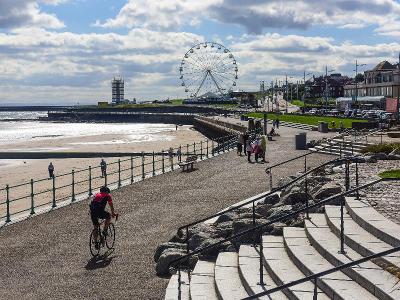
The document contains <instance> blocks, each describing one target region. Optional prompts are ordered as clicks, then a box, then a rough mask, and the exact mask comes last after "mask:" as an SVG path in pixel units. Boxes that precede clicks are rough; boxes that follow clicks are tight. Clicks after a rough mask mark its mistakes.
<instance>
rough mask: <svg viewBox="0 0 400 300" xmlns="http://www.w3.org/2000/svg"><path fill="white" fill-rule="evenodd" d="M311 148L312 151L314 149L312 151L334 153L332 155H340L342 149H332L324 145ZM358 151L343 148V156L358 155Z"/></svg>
mask: <svg viewBox="0 0 400 300" xmlns="http://www.w3.org/2000/svg"><path fill="white" fill-rule="evenodd" d="M309 150H310V151H312V152H319V153H324V154H332V155H340V150H339V149H338V150H332V151H331V150H330V149H329V148H328V149H326V148H325V149H324V147H322V146H319V145H318V146H315V147H314V148H309ZM357 154H358V153H357V152H354V151H353V153H352V152H351V150H350V151H348V150H343V149H342V155H343V156H352V155H357Z"/></svg>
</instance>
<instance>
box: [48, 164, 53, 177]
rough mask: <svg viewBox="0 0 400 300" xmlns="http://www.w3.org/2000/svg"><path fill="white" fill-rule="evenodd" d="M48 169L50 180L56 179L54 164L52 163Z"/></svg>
mask: <svg viewBox="0 0 400 300" xmlns="http://www.w3.org/2000/svg"><path fill="white" fill-rule="evenodd" d="M47 169H48V170H49V179H51V178H54V166H53V163H52V162H50V164H49V166H48V168H47Z"/></svg>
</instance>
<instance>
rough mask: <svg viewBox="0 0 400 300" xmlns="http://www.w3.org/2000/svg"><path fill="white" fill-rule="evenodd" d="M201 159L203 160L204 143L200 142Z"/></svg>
mask: <svg viewBox="0 0 400 300" xmlns="http://www.w3.org/2000/svg"><path fill="white" fill-rule="evenodd" d="M200 159H201V160H203V141H200Z"/></svg>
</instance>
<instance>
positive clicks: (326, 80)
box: [325, 66, 335, 109]
mask: <svg viewBox="0 0 400 300" xmlns="http://www.w3.org/2000/svg"><path fill="white" fill-rule="evenodd" d="M333 71H335V70H333V69H332V70H329V71H328V66H325V109H328V73H332V72H333Z"/></svg>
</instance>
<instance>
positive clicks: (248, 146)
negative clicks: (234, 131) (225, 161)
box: [245, 140, 253, 162]
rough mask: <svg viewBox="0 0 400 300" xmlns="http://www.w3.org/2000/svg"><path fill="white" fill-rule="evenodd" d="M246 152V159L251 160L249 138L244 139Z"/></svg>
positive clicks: (251, 150)
mask: <svg viewBox="0 0 400 300" xmlns="http://www.w3.org/2000/svg"><path fill="white" fill-rule="evenodd" d="M245 149H246V152H247V161H248V162H251V152H253V148H252V147H251V143H250V140H247V141H246V147H245Z"/></svg>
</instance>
